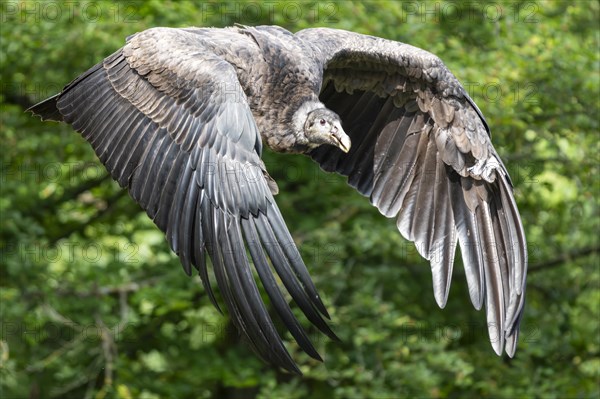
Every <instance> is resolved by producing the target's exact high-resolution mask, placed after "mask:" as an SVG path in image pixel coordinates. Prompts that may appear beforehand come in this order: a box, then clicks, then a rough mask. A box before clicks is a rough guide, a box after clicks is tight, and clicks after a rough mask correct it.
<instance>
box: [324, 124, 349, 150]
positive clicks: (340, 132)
mask: <svg viewBox="0 0 600 399" xmlns="http://www.w3.org/2000/svg"><path fill="white" fill-rule="evenodd" d="M329 134H330V135H331V144H333V145H334V146H336V147H338V148H339V149H340V150H342V151H344V152H348V151H350V146H351V144H352V142H351V141H350V137H348V135H347V134H346V132H344V129H342V126H341V125H340V124H339V123H337V122H335V124H334V125H333V127H332V128H331V130H330V131H329Z"/></svg>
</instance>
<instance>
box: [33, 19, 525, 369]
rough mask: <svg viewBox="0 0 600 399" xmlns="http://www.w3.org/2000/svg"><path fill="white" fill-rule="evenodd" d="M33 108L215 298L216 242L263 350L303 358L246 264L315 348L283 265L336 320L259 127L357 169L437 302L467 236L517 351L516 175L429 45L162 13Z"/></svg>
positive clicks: (318, 318)
mask: <svg viewBox="0 0 600 399" xmlns="http://www.w3.org/2000/svg"><path fill="white" fill-rule="evenodd" d="M325 107H326V108H327V109H328V110H327V109H325ZM31 111H32V112H33V113H35V114H37V115H40V116H41V117H42V119H44V120H45V119H50V120H57V121H65V122H67V123H69V124H71V125H72V126H73V128H74V129H75V130H77V131H79V132H80V133H81V134H82V135H83V137H84V138H85V139H87V140H88V141H89V142H90V144H91V145H92V146H93V148H94V150H95V151H96V154H97V155H98V157H99V158H100V160H101V161H102V162H103V163H104V165H105V166H106V168H107V169H108V171H109V172H110V173H111V175H112V177H113V178H114V179H115V180H116V181H118V182H119V184H120V185H121V186H122V187H126V188H127V189H128V190H129V192H130V194H131V196H132V197H133V199H134V200H136V201H137V202H138V203H139V204H140V205H141V206H142V208H143V209H145V210H146V212H147V213H148V215H149V216H150V217H151V218H152V219H153V220H154V222H155V223H156V224H157V226H158V227H159V228H160V229H161V230H163V231H164V232H165V233H166V237H167V240H168V241H169V244H170V245H171V248H172V249H173V251H175V252H176V253H177V254H178V256H179V257H180V259H181V262H182V264H183V267H184V270H185V271H186V273H188V274H191V270H192V266H193V267H195V268H196V269H197V270H198V271H199V273H200V276H201V278H202V282H203V284H204V286H205V289H206V291H207V293H208V295H209V296H210V298H211V300H212V301H213V303H214V305H215V306H217V307H218V304H217V300H216V298H215V296H214V294H213V291H212V288H211V286H210V283H209V278H208V270H207V266H206V253H208V255H209V257H210V258H211V260H212V265H213V270H214V274H215V277H216V281H217V284H218V286H219V288H220V292H221V295H222V297H223V300H224V303H225V304H226V306H227V308H228V311H229V313H230V314H231V318H232V320H233V322H234V324H235V325H236V327H237V328H238V329H239V330H240V331H241V332H242V333H243V334H244V336H245V337H246V338H247V339H248V341H249V343H250V345H251V347H252V348H253V349H254V350H255V351H256V352H257V353H258V354H259V355H260V356H261V357H262V358H264V359H265V360H267V361H269V362H271V363H273V364H275V365H278V366H281V367H283V368H285V369H287V370H290V371H294V372H299V370H298V368H297V366H296V365H295V362H294V361H293V359H292V358H291V357H290V355H289V354H288V352H287V350H286V349H285V347H284V345H283V342H282V340H281V338H280V336H279V334H278V332H277V331H276V329H275V327H274V325H273V322H272V321H271V318H270V316H269V314H268V312H267V309H266V306H265V304H264V303H263V301H262V300H261V297H260V293H259V289H258V287H257V286H256V283H255V281H254V278H253V271H252V268H251V263H252V264H253V265H254V268H255V269H256V272H257V274H258V276H259V278H260V280H261V282H262V285H263V287H264V289H265V291H266V292H267V294H268V296H269V298H270V301H271V303H272V305H273V307H274V309H275V311H276V313H277V314H278V315H279V317H280V318H281V319H282V320H283V322H284V324H285V326H286V327H287V328H288V329H289V330H290V332H291V334H292V335H293V336H294V338H295V339H296V340H297V342H298V344H299V345H300V346H301V347H302V349H304V350H305V351H306V352H307V353H308V354H309V355H310V356H312V357H314V358H316V359H320V357H319V354H318V353H317V351H316V350H315V348H314V346H313V345H312V344H311V342H310V340H309V338H308V336H307V334H306V332H305V331H304V329H303V328H302V326H301V325H300V323H299V322H298V321H297V320H296V318H295V317H294V315H293V314H292V311H291V309H290V307H289V305H288V303H287V300H286V299H285V297H284V295H283V293H282V291H281V287H280V286H279V285H278V283H277V280H276V278H275V276H274V274H273V273H274V272H275V273H276V274H277V275H278V276H279V278H280V279H281V281H282V283H283V285H284V286H285V288H286V289H287V291H288V292H289V294H290V295H291V297H292V299H293V300H294V302H295V303H296V304H297V306H298V307H300V309H301V310H302V311H303V312H304V314H305V315H306V317H307V318H308V319H309V320H310V321H311V323H313V324H314V325H316V326H317V327H318V328H319V329H320V330H321V331H323V332H324V333H325V334H327V335H328V336H329V337H331V338H333V339H336V336H335V334H334V333H333V332H332V331H331V329H330V328H329V327H328V325H327V323H326V322H325V320H324V317H325V318H328V314H327V311H326V309H325V306H324V304H323V303H322V301H321V299H320V298H319V295H318V293H317V291H316V289H315V287H314V285H313V283H312V281H311V279H310V277H309V275H308V271H307V269H306V267H305V265H304V263H303V262H302V259H301V257H300V255H299V253H298V250H297V248H296V246H295V245H294V242H293V240H292V237H291V235H290V233H289V232H288V229H287V227H286V226H285V223H284V221H283V218H282V216H281V214H280V212H279V209H278V208H277V205H276V203H275V200H274V197H273V195H274V194H276V192H277V186H276V184H275V182H274V181H273V180H272V179H271V178H270V177H269V175H268V173H267V171H266V168H265V165H264V164H263V162H262V161H261V159H260V156H261V152H262V143H263V142H264V143H266V144H267V145H269V146H270V147H271V148H272V149H274V150H276V151H280V152H299V153H305V154H307V155H308V156H310V157H312V158H313V159H314V160H315V161H317V162H318V163H319V164H320V165H321V167H322V168H323V169H325V170H326V171H332V172H333V171H335V172H338V173H341V174H343V175H345V176H347V177H348V183H349V184H350V185H351V186H353V187H355V188H356V189H357V190H358V191H359V192H360V193H361V194H363V195H365V196H367V197H368V198H369V199H370V201H371V203H372V204H373V205H375V206H376V207H377V208H378V209H379V210H380V212H381V213H382V214H383V215H385V216H386V217H389V218H394V219H395V220H396V224H397V226H398V229H399V230H400V232H401V233H402V235H403V236H404V237H406V238H407V239H409V240H411V241H414V242H415V244H416V246H417V249H418V251H419V253H420V254H421V255H422V256H423V257H425V258H426V259H428V260H429V261H430V263H431V268H432V273H433V287H434V295H435V299H436V301H437V302H438V304H439V305H440V306H441V307H444V306H445V304H446V300H447V296H448V290H449V287H450V280H451V274H452V266H453V263H454V255H455V251H456V245H457V243H459V244H460V246H461V253H462V255H463V262H464V265H465V271H466V275H467V281H468V285H469V293H470V296H471V300H472V302H473V304H474V305H475V307H476V308H477V309H479V308H481V306H482V305H483V304H485V306H486V309H487V320H488V326H489V331H490V339H491V341H492V346H493V347H494V350H495V351H496V353H498V354H500V353H501V351H502V350H503V348H506V352H507V353H508V354H509V355H510V356H513V354H514V352H515V346H516V341H517V337H518V330H519V323H520V319H521V316H522V312H523V305H524V298H525V275H526V269H527V252H526V242H525V236H524V232H523V228H522V225H521V221H520V218H519V213H518V211H517V207H516V204H515V201H514V197H513V194H512V186H511V182H510V178H509V176H508V173H507V172H506V169H505V168H504V166H503V164H502V162H501V160H500V158H499V156H498V155H497V153H496V151H495V150H494V148H493V146H492V144H491V142H490V137H489V129H488V127H487V124H486V122H485V119H484V118H483V116H482V115H481V112H480V111H479V109H478V108H477V106H476V105H475V104H474V103H473V101H472V100H471V99H470V98H469V96H468V95H467V93H466V92H465V90H464V89H463V88H462V86H461V85H460V83H459V82H458V80H457V79H456V78H455V77H454V76H453V75H452V74H451V73H450V72H449V71H448V69H447V68H446V67H445V66H444V65H443V64H442V62H441V61H440V60H439V59H438V58H437V57H435V56H434V55H432V54H430V53H428V52H426V51H423V50H420V49H417V48H415V47H412V46H409V45H406V44H402V43H398V42H393V41H389V40H384V39H380V38H375V37H370V36H365V35H360V34H357V33H352V32H346V31H341V30H333V29H325V28H318V29H306V30H303V31H301V32H298V33H297V34H295V35H293V34H291V33H290V32H287V31H286V30H284V29H282V28H279V27H272V26H262V27H256V28H250V27H242V26H238V27H234V28H226V29H198V28H188V29H170V28H155V29H150V30H147V31H144V32H141V33H138V34H136V35H133V36H131V37H129V38H128V40H127V43H126V44H125V46H124V47H123V48H121V49H119V50H117V51H116V52H115V53H114V54H112V55H111V56H109V57H107V58H106V59H105V60H104V61H102V62H101V63H99V64H98V65H96V66H94V67H92V68H91V69H90V70H88V71H87V72H86V73H84V74H83V75H81V76H80V77H78V78H77V79H75V80H74V81H73V82H71V83H70V84H69V85H67V86H66V87H65V88H64V89H63V91H62V92H61V93H59V94H57V95H56V96H54V97H51V98H49V99H48V100H46V101H44V102H42V103H40V104H38V105H36V106H34V107H32V108H31ZM332 111H333V112H332ZM342 127H343V129H342ZM248 254H249V257H248ZM250 260H251V261H252V262H250ZM273 271H274V272H273Z"/></svg>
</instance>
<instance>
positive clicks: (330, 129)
mask: <svg viewBox="0 0 600 399" xmlns="http://www.w3.org/2000/svg"><path fill="white" fill-rule="evenodd" d="M304 135H305V136H306V138H307V139H308V141H309V142H310V143H311V144H313V145H315V146H318V145H321V144H331V145H334V146H336V147H338V148H339V149H340V150H342V151H344V152H348V151H350V144H351V142H350V137H348V135H347V134H346V133H345V132H344V129H342V121H341V120H340V117H339V116H338V115H337V114H336V113H335V112H333V111H331V110H329V109H327V108H317V109H315V110H313V111H311V112H309V113H308V116H307V118H306V122H305V123H304Z"/></svg>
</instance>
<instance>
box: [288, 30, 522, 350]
mask: <svg viewBox="0 0 600 399" xmlns="http://www.w3.org/2000/svg"><path fill="white" fill-rule="evenodd" d="M297 36H298V37H300V38H301V39H303V40H305V41H306V42H307V43H311V44H312V46H313V49H314V54H315V57H316V58H318V59H319V60H320V61H322V66H323V71H324V72H323V84H322V89H321V94H320V99H321V101H322V102H323V103H324V104H325V105H326V106H327V108H329V109H331V110H333V111H335V112H337V113H338V115H339V116H340V117H341V119H342V122H343V127H344V130H345V131H346V133H347V134H348V135H349V136H350V138H351V140H352V148H351V150H350V152H349V153H348V154H344V153H343V152H342V151H340V150H339V149H337V148H334V147H332V146H323V147H321V148H318V149H316V150H314V151H312V152H311V154H310V156H311V157H312V158H313V159H314V160H315V161H317V162H318V163H319V164H321V167H322V168H323V169H325V170H326V171H335V172H338V173H341V174H343V175H346V176H348V183H349V184H350V185H351V186H353V187H355V188H356V189H357V190H358V191H359V192H360V193H362V194H363V195H365V196H367V197H369V199H370V200H371V203H372V204H373V205H375V206H376V207H377V208H378V209H379V211H380V212H381V213H382V214H383V215H385V216H387V217H390V218H395V219H396V221H397V226H398V229H399V230H400V232H401V233H402V235H403V236H404V237H405V238H407V239H409V240H411V241H414V243H415V245H416V247H417V250H418V251H419V253H420V254H421V255H422V256H423V257H424V258H426V259H428V260H429V261H430V263H431V269H432V273H433V288H434V295H435V299H436V301H437V303H438V304H439V306H440V307H444V306H445V304H446V301H447V297H448V291H449V288H450V281H451V275H452V266H453V263H454V254H455V252H456V244H457V241H458V243H460V248H461V253H462V258H463V263H464V266H465V272H466V276H467V282H468V286H469V293H470V297H471V301H472V302H473V305H474V306H475V307H476V308H477V309H480V308H481V306H482V304H483V303H484V302H485V305H486V309H487V321H488V330H489V335H490V340H491V342H492V346H493V348H494V350H495V351H496V353H498V354H500V353H501V352H502V350H503V348H505V345H506V352H507V353H508V354H509V355H510V356H513V355H514V352H515V346H516V342H517V337H518V331H519V323H520V319H521V315H522V312H523V304H524V298H525V275H526V270H527V249H526V241H525V235H524V232H523V227H522V224H521V220H520V217H519V213H518V211H517V206H516V203H515V200H514V197H513V193H512V185H511V182H510V178H509V176H508V173H507V171H506V169H505V168H504V166H503V164H502V162H501V160H500V158H499V157H498V154H497V153H496V151H495V150H494V148H493V147H492V144H491V141H490V137H489V129H488V127H487V124H486V122H485V120H484V118H483V116H482V115H481V112H480V111H479V109H478V108H477V107H476V105H475V104H474V103H473V101H472V100H471V99H470V98H469V96H468V95H467V93H466V92H465V90H464V89H463V88H462V86H461V85H460V83H459V82H458V80H457V79H456V78H455V77H454V76H453V75H452V74H451V73H450V71H448V69H447V68H446V67H445V66H444V65H443V64H442V62H441V61H440V60H439V59H438V58H437V57H435V56H434V55H432V54H430V53H428V52H426V51H423V50H420V49H417V48H415V47H412V46H409V45H406V44H402V43H398V42H393V41H389V40H384V39H380V38H375V37H370V36H364V35H360V34H357V33H352V32H345V31H338V30H333V29H325V28H318V29H306V30H303V31H301V32H299V33H297Z"/></svg>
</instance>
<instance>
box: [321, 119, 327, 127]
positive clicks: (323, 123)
mask: <svg viewBox="0 0 600 399" xmlns="http://www.w3.org/2000/svg"><path fill="white" fill-rule="evenodd" d="M319 123H320V124H321V126H325V123H327V122H325V119H321V120H320V121H319Z"/></svg>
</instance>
